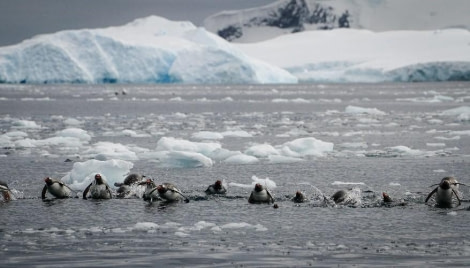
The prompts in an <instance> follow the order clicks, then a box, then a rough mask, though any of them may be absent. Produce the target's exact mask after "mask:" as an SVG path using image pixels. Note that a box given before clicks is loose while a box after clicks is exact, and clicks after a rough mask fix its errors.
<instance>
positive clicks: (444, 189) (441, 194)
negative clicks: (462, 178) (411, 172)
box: [424, 177, 464, 208]
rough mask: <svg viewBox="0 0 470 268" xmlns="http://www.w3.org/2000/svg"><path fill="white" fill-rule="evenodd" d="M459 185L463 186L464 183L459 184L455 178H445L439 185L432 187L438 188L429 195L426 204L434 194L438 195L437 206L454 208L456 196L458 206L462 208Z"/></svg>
mask: <svg viewBox="0 0 470 268" xmlns="http://www.w3.org/2000/svg"><path fill="white" fill-rule="evenodd" d="M459 184H462V183H459V182H458V181H457V180H456V179H455V178H454V177H445V178H443V179H442V180H441V182H440V183H439V184H434V185H431V187H432V186H436V185H437V187H436V188H435V189H434V190H432V192H430V193H429V195H428V197H426V200H425V201H424V203H427V202H428V200H429V198H431V196H432V195H433V194H436V206H437V207H441V208H451V207H452V194H454V195H455V198H457V201H458V205H457V206H460V204H461V201H460V197H459V194H458V188H459ZM462 185H464V184H462Z"/></svg>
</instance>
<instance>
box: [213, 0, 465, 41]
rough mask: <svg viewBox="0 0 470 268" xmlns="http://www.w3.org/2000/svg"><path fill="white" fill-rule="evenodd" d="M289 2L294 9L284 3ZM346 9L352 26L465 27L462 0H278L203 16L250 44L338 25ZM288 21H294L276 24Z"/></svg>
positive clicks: (216, 29)
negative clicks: (228, 29) (276, 21)
mask: <svg viewBox="0 0 470 268" xmlns="http://www.w3.org/2000/svg"><path fill="white" fill-rule="evenodd" d="M293 2H295V8H292V6H291V8H290V9H289V8H286V6H287V5H289V4H290V5H292V4H293ZM281 9H284V12H281V11H280V10H281ZM346 11H347V12H348V14H349V17H348V24H349V27H350V28H352V29H368V30H371V31H397V30H418V31H425V30H437V29H448V28H462V29H470V20H469V19H468V14H469V12H470V2H469V1H467V0H327V1H325V0H295V1H293V0H279V1H275V2H273V3H271V4H268V5H265V6H260V7H255V8H249V9H243V10H228V11H222V12H219V13H216V14H213V15H211V16H209V17H207V18H206V19H205V20H204V27H205V28H206V29H208V30H209V31H211V32H213V33H217V32H219V31H223V30H224V29H227V28H228V27H230V26H231V27H232V29H237V30H238V35H234V34H232V35H231V36H230V38H231V39H232V41H234V42H243V43H251V42H259V41H264V40H268V39H271V38H274V37H276V36H280V35H285V34H289V33H293V32H297V31H312V30H313V31H315V30H321V29H334V28H338V27H340V25H339V18H340V17H341V16H342V15H343V14H344V13H345V12H346ZM313 13H317V19H316V20H317V21H315V22H312V21H309V19H308V18H307V17H308V16H311V15H313ZM299 14H302V15H299ZM273 20H278V23H274V24H275V25H270V23H269V22H268V21H273ZM279 20H282V21H283V23H279V22H280V21H279ZM295 21H299V23H295ZM288 23H291V24H294V25H283V26H282V27H281V26H280V25H279V24H288Z"/></svg>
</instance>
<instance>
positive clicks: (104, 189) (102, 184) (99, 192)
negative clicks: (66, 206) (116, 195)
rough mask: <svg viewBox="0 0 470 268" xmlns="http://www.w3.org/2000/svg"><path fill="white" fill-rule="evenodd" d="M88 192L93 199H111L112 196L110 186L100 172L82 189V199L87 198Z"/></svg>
mask: <svg viewBox="0 0 470 268" xmlns="http://www.w3.org/2000/svg"><path fill="white" fill-rule="evenodd" d="M88 192H90V195H91V198H93V199H111V198H112V197H113V194H112V192H111V188H110V187H109V185H108V184H107V183H106V181H104V180H103V178H102V177H101V175H100V174H96V175H95V180H94V181H93V182H92V183H90V185H88V187H86V189H85V191H83V199H87V194H88Z"/></svg>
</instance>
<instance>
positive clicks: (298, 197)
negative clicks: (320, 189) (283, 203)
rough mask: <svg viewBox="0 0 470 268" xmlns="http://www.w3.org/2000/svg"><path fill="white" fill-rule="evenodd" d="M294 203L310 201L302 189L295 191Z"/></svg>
mask: <svg viewBox="0 0 470 268" xmlns="http://www.w3.org/2000/svg"><path fill="white" fill-rule="evenodd" d="M291 200H292V201H293V202H294V203H303V202H306V201H308V199H307V198H306V197H305V195H304V194H303V193H302V192H301V191H297V192H296V193H295V196H294V198H292V199H291Z"/></svg>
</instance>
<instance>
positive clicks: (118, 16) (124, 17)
mask: <svg viewBox="0 0 470 268" xmlns="http://www.w3.org/2000/svg"><path fill="white" fill-rule="evenodd" d="M272 2H275V1H274V0H0V46H5V45H12V44H16V43H19V42H21V41H22V40H24V39H28V38H31V37H33V36H34V35H37V34H44V33H53V32H57V31H60V30H66V29H82V28H101V27H107V26H117V25H122V24H125V23H127V22H130V21H132V20H134V19H136V18H141V17H146V16H149V15H158V16H162V17H165V18H168V19H171V20H189V21H191V22H193V23H194V24H195V25H197V26H202V22H203V20H204V18H206V17H208V16H210V15H212V14H215V13H217V12H219V11H222V10H233V9H243V8H250V7H257V6H262V5H265V4H268V3H272Z"/></svg>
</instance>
